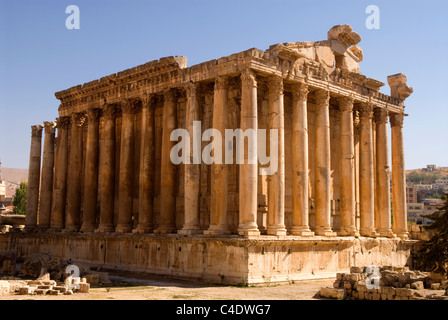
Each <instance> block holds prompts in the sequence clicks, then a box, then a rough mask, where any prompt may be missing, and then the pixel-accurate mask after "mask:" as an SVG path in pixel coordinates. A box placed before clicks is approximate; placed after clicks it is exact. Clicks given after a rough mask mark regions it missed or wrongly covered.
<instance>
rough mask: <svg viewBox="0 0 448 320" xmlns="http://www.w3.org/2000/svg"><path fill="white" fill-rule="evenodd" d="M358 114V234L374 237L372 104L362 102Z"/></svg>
mask: <svg viewBox="0 0 448 320" xmlns="http://www.w3.org/2000/svg"><path fill="white" fill-rule="evenodd" d="M359 116H360V122H359V126H360V141H359V142H360V147H359V170H360V172H359V180H360V181H359V189H360V190H359V191H360V211H361V212H360V214H361V223H360V234H361V235H362V236H366V237H375V236H376V233H375V212H374V204H375V202H374V201H375V197H374V192H375V189H374V170H373V137H372V105H370V104H369V103H362V104H361V105H360V108H359Z"/></svg>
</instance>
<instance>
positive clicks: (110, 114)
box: [103, 104, 117, 119]
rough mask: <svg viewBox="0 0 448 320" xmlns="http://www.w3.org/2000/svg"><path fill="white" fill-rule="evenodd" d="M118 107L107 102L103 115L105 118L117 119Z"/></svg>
mask: <svg viewBox="0 0 448 320" xmlns="http://www.w3.org/2000/svg"><path fill="white" fill-rule="evenodd" d="M116 114H117V109H116V107H115V105H113V104H106V105H105V106H104V108H103V117H104V118H105V119H115V117H116Z"/></svg>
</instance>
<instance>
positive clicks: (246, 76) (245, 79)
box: [241, 69, 257, 87]
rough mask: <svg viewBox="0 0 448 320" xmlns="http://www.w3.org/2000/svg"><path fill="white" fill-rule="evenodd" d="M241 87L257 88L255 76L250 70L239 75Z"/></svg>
mask: <svg viewBox="0 0 448 320" xmlns="http://www.w3.org/2000/svg"><path fill="white" fill-rule="evenodd" d="M241 83H242V85H243V86H251V87H257V74H256V73H255V71H253V70H252V69H246V70H244V71H243V72H242V73H241Z"/></svg>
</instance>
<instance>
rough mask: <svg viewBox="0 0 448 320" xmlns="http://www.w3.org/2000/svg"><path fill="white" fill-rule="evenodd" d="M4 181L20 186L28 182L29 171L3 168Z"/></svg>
mask: <svg viewBox="0 0 448 320" xmlns="http://www.w3.org/2000/svg"><path fill="white" fill-rule="evenodd" d="M2 179H3V180H6V181H9V182H13V183H17V184H19V183H20V182H21V181H27V180H28V169H15V168H6V167H2Z"/></svg>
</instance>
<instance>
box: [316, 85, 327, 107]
mask: <svg viewBox="0 0 448 320" xmlns="http://www.w3.org/2000/svg"><path fill="white" fill-rule="evenodd" d="M314 98H315V99H316V103H317V105H319V106H320V105H328V104H329V103H330V91H328V90H323V89H318V90H316V91H315V92H314Z"/></svg>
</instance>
